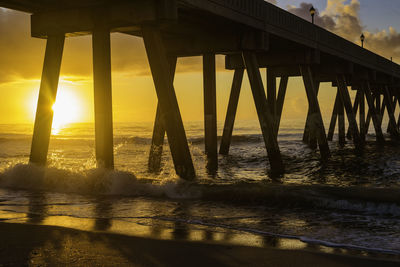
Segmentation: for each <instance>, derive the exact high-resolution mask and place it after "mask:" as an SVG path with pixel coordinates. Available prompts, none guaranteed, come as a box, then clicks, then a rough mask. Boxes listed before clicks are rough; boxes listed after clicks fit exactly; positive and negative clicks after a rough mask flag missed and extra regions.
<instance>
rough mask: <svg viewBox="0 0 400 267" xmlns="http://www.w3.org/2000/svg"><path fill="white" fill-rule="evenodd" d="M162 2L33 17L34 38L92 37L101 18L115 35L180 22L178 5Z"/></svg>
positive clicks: (75, 10)
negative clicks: (150, 24) (142, 26)
mask: <svg viewBox="0 0 400 267" xmlns="http://www.w3.org/2000/svg"><path fill="white" fill-rule="evenodd" d="M161 2H165V1H164V0H163V1H129V2H127V1H125V2H119V3H114V4H112V5H104V4H103V5H101V4H99V5H97V6H90V7H79V8H65V9H59V10H51V11H43V12H36V13H34V14H33V15H32V16H31V34H32V37H38V38H47V36H49V35H52V34H55V33H60V32H62V33H65V34H66V35H67V36H79V35H88V34H90V33H91V32H92V31H93V30H94V29H95V28H96V25H97V21H98V19H99V17H101V20H102V23H103V25H104V26H105V27H106V28H108V29H109V30H110V31H112V32H113V31H117V32H131V31H133V30H138V29H140V24H142V23H143V22H149V21H156V20H164V21H165V20H176V19H177V18H178V14H177V6H176V3H175V2H176V1H174V0H168V1H167V3H165V4H162V3H161Z"/></svg>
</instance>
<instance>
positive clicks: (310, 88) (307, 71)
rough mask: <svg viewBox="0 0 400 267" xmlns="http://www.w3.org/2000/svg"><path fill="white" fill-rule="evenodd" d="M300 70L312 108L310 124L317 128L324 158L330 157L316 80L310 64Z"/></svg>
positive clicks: (320, 148)
mask: <svg viewBox="0 0 400 267" xmlns="http://www.w3.org/2000/svg"><path fill="white" fill-rule="evenodd" d="M300 72H301V74H302V76H303V82H304V87H305V89H306V93H307V99H308V103H309V107H310V110H311V115H310V125H311V127H312V128H315V129H316V136H317V141H318V145H319V150H320V153H321V157H322V159H327V158H329V157H330V151H329V146H328V142H327V139H326V133H325V127H324V122H323V120H322V115H321V110H320V108H319V104H318V98H317V94H316V88H315V85H316V83H315V81H314V77H313V74H312V71H311V67H310V66H306V65H300Z"/></svg>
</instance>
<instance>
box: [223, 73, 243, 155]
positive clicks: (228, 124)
mask: <svg viewBox="0 0 400 267" xmlns="http://www.w3.org/2000/svg"><path fill="white" fill-rule="evenodd" d="M243 74H244V69H235V73H234V75H233V82H232V88H231V94H230V97H229V103H228V110H227V111H226V118H225V124H224V131H223V133H222V139H221V146H220V149H219V153H220V154H222V155H228V153H229V147H230V145H231V139H232V131H233V125H234V123H235V117H236V111H237V106H238V102H239V95H240V88H241V86H242V81H243Z"/></svg>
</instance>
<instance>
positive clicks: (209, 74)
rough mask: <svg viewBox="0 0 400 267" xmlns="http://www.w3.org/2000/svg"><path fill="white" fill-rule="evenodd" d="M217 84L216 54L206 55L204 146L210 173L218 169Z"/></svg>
mask: <svg viewBox="0 0 400 267" xmlns="http://www.w3.org/2000/svg"><path fill="white" fill-rule="evenodd" d="M216 84H217V82H216V70H215V54H212V53H210V54H204V55H203V85H204V145H205V152H206V155H207V169H208V170H209V171H210V172H215V171H216V170H217V168H218V144H217V86H216Z"/></svg>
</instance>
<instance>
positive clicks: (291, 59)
mask: <svg viewBox="0 0 400 267" xmlns="http://www.w3.org/2000/svg"><path fill="white" fill-rule="evenodd" d="M256 57H257V63H258V66H259V67H260V68H268V67H274V66H286V65H295V66H298V65H299V64H319V63H320V53H319V51H318V50H307V51H300V52H277V51H271V52H267V53H265V52H261V53H257V56H256ZM225 68H226V69H229V70H232V69H238V68H244V63H243V59H242V57H241V55H240V54H237V55H227V56H226V57H225Z"/></svg>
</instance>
